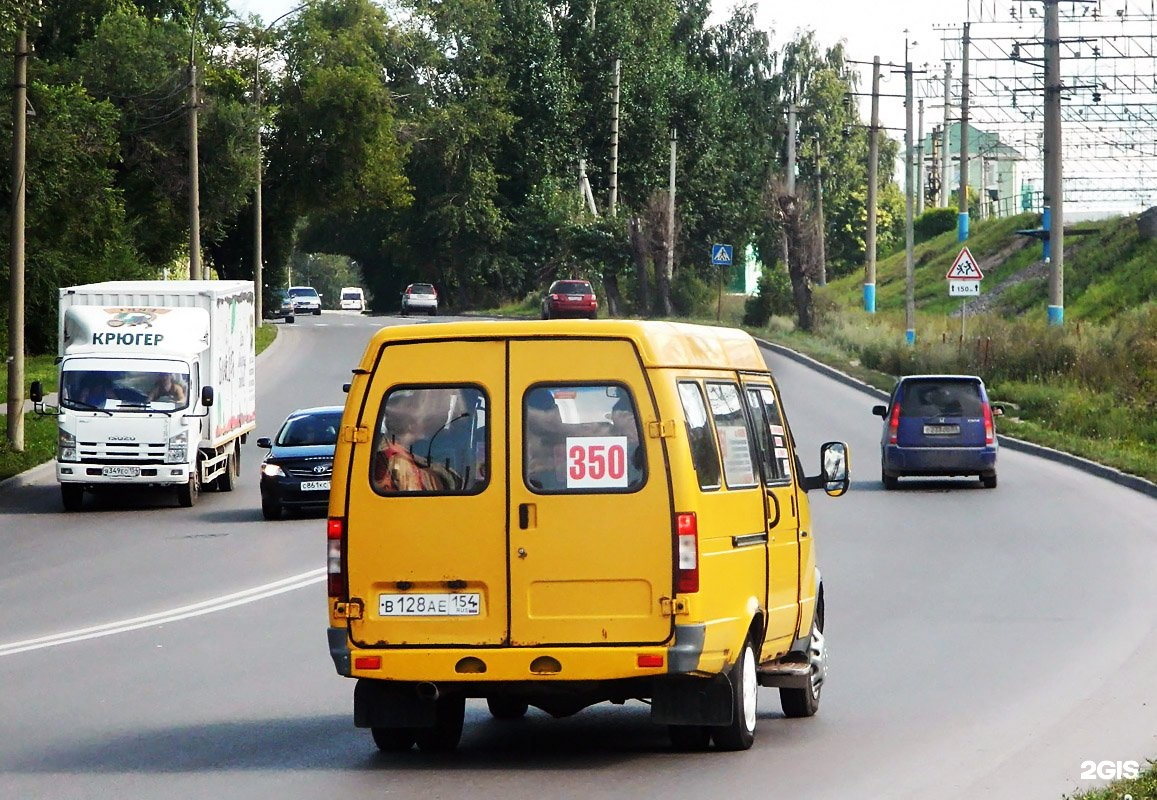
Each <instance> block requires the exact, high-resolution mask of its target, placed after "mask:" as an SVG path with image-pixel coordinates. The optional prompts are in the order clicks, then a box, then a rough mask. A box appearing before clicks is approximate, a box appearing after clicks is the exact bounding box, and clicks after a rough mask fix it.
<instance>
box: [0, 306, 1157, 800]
mask: <svg viewBox="0 0 1157 800" xmlns="http://www.w3.org/2000/svg"><path fill="white" fill-rule="evenodd" d="M399 322H401V320H395V319H392V318H367V317H360V316H356V315H341V314H337V313H326V314H323V315H322V316H321V317H319V318H311V317H300V318H298V322H297V323H295V324H294V325H287V326H284V327H283V329H282V330H281V331H280V333H281V336H279V340H278V342H277V343H276V344H275V345H274V347H273V348H271V349H270V350H269V351H267V353H265V354H263V355H262V356H261V358H260V360H259V362H258V367H259V372H258V374H259V388H258V421H259V424H258V431H257V435H272V433H273V432H274V431H275V430H276V427H277V426H278V425H279V424H280V422H281V420H282V419H283V418H284V417H285V415H286V414H287V413H288V412H289V411H291V410H292V409H294V408H299V407H302V406H307V405H322V404H329V403H341V402H342V401H343V399H344V395H343V394H342V391H341V385H342V383H344V382H345V381H346V380H348V377H349V370H350V368H351V367H352V366H353V365H354V364H355V363H356V361H357V359H358V357H359V356H360V354H361V351H362V349H363V348H364V346H365V343H366V341H367V339H368V338H369V336H370V335H371V333H372V332H373V330H375V329H376V328H377V327H378V326H379V325H381V324H396V323H399ZM422 322H423V321H419V322H418V324H422ZM769 360H770V362H771V363H772V366H773V369H774V370H775V372H776V374H777V377H778V380H779V382H780V386H781V389H782V391H783V394H784V395H785V398H784V399H785V407H786V408H787V411H788V414H789V420H790V423H791V425H792V426H793V429H794V431H795V433H796V437H797V439H798V440H799V441H800V443H801V457H802V458H803V460H804V464H805V467H806V469H807V471H808V472H809V473H811V472H815V471H816V470H817V456H818V451H819V445H820V443H821V442H823V441H826V440H828V439H842V440H845V441H847V442H849V444H850V445H851V447H852V470H853V472H852V475H853V487H852V491H850V492H849V493H848V494H847V495H846V496H845V497H843V498H839V499H830V498H827V497H825V496H823V495H822V494H818V493H813V502H812V508H813V513H814V516H815V518H816V529H817V539H818V542H817V546H818V547H819V558H820V564H821V568H822V569H823V572H824V581H825V592H826V599H827V630H826V634H827V638H828V642H829V646H830V647H831V651H832V652H831V659H832V671H831V674H830V675H829V680H828V682H827V684H825V692H824V697H823V704H822V707H821V710H820V713H819V715H818V716H817V717H815V718H814V719H810V720H790V721H789V720H785V719H783V718H782V715H781V714H780V712H779V708H778V702H777V698H776V695H775V692H774V690H762V692H761V712H760V725H759V730H758V732H757V739H756V744H755V747H754V748H753V749H752V750H751V751H749V752H746V753H731V754H725V753H712V752H708V753H701V754H676V753H673V752H671V751H670V750H669V748H668V745H667V739H666V735H665V732H664V731H663V730H661V729H659V728H656V727H654V726H652V725H651V724H650V722H649V720H648V709H647V708H646V706H644V705H642V704H639V703H631V704H628V705H626V706H624V707H616V706H610V705H602V706H598V707H595V708H592V709H588V710H586V711H584V712H582V713H581V714H579V715H577V716H574V717H571V718H568V719H564V720H552V719H550V718H549V717H547V716H546V715H544V714H541V713H540V712H536V711H534V710H532V712H531V714H530V715H529V716H528V717H527V718H526V719H525V720H522V721H520V722H515V723H509V722H507V723H502V722H497V721H494V720H492V719H490V717H489V715H488V713H487V712H486V710H485V708H484V707H483V706H481V705H479V704H476V703H472V704H471V705H470V706H468V709H467V725H466V732H465V735H464V737H463V741H462V746H461V748H460V750H459V751H458V752H457V753H455V754H453V755H449V756H442V757H432V756H428V755H423V754H421V753H419V752H416V751H415V752H413V753H409V754H404V755H398V756H382V755H379V754H378V753H377V752H376V750H375V749H374V747H373V744H372V742H371V740H370V738H369V735H368V733H367V732H366V731H361V730H357V729H355V728H354V727H353V724H352V700H351V698H352V687H353V684H352V681H349V680H347V679H344V678H340V677H338V676H337V675H336V674H335V673H334V670H333V666H332V663H331V662H330V660H329V655H328V652H327V649H326V642H325V627H326V616H325V597H324V594H325V590H324V588H323V583H322V572H323V569H324V555H325V541H324V525H323V523H322V521H321V520H320V519H318V518H312V519H311V518H306V519H287V520H283V521H280V522H275V523H271V522H264V521H263V520H262V519H261V514H260V510H259V498H258V491H257V475H256V470H257V463H258V460H259V458H260V451H258V450H257V449H256V447H255V446H254V445H253V444H252V442H253V439H255V438H256V437H253V438H252V439H251V440H250V444H249V445H248V446H246V448H245V451H244V453H243V464H242V480H241V481H240V483H239V486H238V489H237V490H236V491H235V492H233V493H231V494H211V493H207V494H205V495H203V496H202V499H201V502H200V504H199V505H197V506H196V507H195V508H193V509H179V508H176V507H174V505H173V504H172V503H171V502H170V498H168V497H162V496H158V497H155V498H147V499H144V500H141V499H138V498H133V497H120V498H110V499H106V500H103V501H102V502H100V503H98V504H91V505H90V507H89V508H88V510H86V511H85V512H84V513H81V514H64V513H62V512H61V511H60V510H59V509H60V506H59V492H58V488H57V486H56V484H55V482H54V479H53V476H52V473H51V471H50V470H45V469H39V470H37V471H34V472H33V473H31V474H30V475H26V476H23V477H22V478H21V479H19V480H17V481H15V482H12V483H10V484H7V485H5V486H4V487H2V488H0V548H2V552H3V554H4V556H3V558H2V559H0V609H2V610H3V613H2V614H0V797H5V798H7V797H13V798H15V797H19V798H22V800H31V799H32V798H65V797H67V798H77V799H83V798H112V797H116V798H142V799H148V798H158V800H172V798H182V800H184V799H185V798H193V799H195V800H202V799H207V800H210V799H211V800H227V799H228V798H246V799H247V800H249V799H250V798H265V797H274V796H276V797H279V798H294V799H296V798H300V799H304V798H318V797H323V796H324V797H330V796H332V797H356V796H375V797H376V796H383V795H389V796H398V797H409V796H413V797H465V796H469V797H502V798H505V799H506V800H518V799H519V798H540V797H543V796H547V797H550V798H566V797H574V798H590V797H616V798H617V797H629V796H643V795H647V796H655V797H671V798H697V799H698V798H707V797H710V798H716V797H724V798H753V799H754V798H761V799H763V798H768V797H772V796H786V797H791V796H798V797H809V798H829V797H830V798H926V797H936V798H955V797H960V798H964V797H985V798H1002V797H1008V798H1017V799H1018V800H1022V799H1023V798H1028V797H1034V798H1037V797H1039V798H1059V797H1060V795H1061V794H1062V793H1064V792H1072V791H1074V790H1076V789H1080V788H1091V787H1092V786H1094V785H1097V783H1096V782H1092V781H1082V780H1080V775H1081V771H1082V762H1084V761H1103V760H1112V761H1117V760H1130V759H1131V760H1137V761H1141V762H1144V759H1145V757H1147V756H1152V755H1157V736H1155V733H1157V691H1155V687H1157V677H1154V676H1155V674H1157V672H1155V667H1157V625H1155V623H1157V581H1154V580H1153V579H1152V573H1153V569H1152V565H1153V564H1154V563H1157V524H1155V523H1154V521H1153V520H1154V519H1157V500H1154V499H1153V498H1151V497H1146V496H1145V495H1142V494H1140V493H1137V492H1133V491H1131V490H1128V489H1125V488H1122V487H1120V486H1117V485H1115V484H1113V483H1110V482H1108V481H1105V480H1103V479H1101V478H1097V477H1093V476H1090V475H1087V474H1085V473H1083V472H1080V471H1078V470H1076V469H1073V468H1072V467H1068V466H1064V465H1060V464H1057V463H1054V462H1051V461H1048V460H1044V459H1040V458H1036V457H1034V456H1031V455H1027V454H1024V453H1019V452H1013V451H1011V450H1008V449H1006V450H1004V451H1003V452H1002V453H1001V456H1000V459H1001V461H1000V486H999V488H998V489H996V490H985V489H982V488H980V484H979V482H978V481H975V482H974V481H971V480H969V481H964V480H947V481H922V482H916V483H902V484H901V486H902V488H901V490H900V491H898V492H887V493H885V492H884V491H882V489H881V488H880V486H879V456H878V452H879V451H878V443H877V442H878V437H877V434H878V430H879V425H880V420H879V418H878V417H873V416H872V415H871V413H870V408H871V405H872V404H873V403H874V402H877V401H875V400H874V399H872V398H871V397H869V396H868V395H866V394H863V393H861V392H858V391H856V390H855V389H852V388H849V387H847V386H845V385H843V384H841V383H838V382H835V381H833V380H831V379H830V378H827V377H825V376H823V375H821V374H819V373H817V372H814V371H812V370H810V369H808V368H806V367H804V366H801V365H799V364H797V363H796V362H794V361H791V360H788V359H784V358H782V357H780V356H775V355H772V356H770V358H769Z"/></svg>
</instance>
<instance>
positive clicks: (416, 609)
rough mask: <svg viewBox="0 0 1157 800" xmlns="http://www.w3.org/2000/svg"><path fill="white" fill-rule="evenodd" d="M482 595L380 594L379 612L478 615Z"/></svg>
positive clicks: (458, 593)
mask: <svg viewBox="0 0 1157 800" xmlns="http://www.w3.org/2000/svg"><path fill="white" fill-rule="evenodd" d="M481 604H482V596H481V595H480V594H479V593H478V592H456V593H453V594H449V593H438V594H380V595H378V614H379V615H381V616H383V617H476V616H478V615H479V613H480V611H479V609H480V607H481Z"/></svg>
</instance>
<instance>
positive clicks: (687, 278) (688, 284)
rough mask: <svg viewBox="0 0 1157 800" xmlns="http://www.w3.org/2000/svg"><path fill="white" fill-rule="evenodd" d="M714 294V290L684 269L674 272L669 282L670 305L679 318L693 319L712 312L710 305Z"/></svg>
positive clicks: (712, 308)
mask: <svg viewBox="0 0 1157 800" xmlns="http://www.w3.org/2000/svg"><path fill="white" fill-rule="evenodd" d="M715 294H716V290H715V289H713V288H712V287H711V286H710V285H708V283H707V282H706V281H705V280H703V279H702V278H700V277H699V276H698V275H696V274H695V272H694V270H691V269H687V268H686V267H684V268H683V269H680V270H678V271H676V273H675V277H674V278H673V279H672V280H671V305H672V306H673V307H674V310H675V313H676V314H678V315H680V316H684V317H694V316H698V315H700V314H706V313H707V312H708V311H709V310H714V306H712V305H711V303H712V301H713V300H714V299H715Z"/></svg>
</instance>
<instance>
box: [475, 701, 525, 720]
mask: <svg viewBox="0 0 1157 800" xmlns="http://www.w3.org/2000/svg"><path fill="white" fill-rule="evenodd" d="M486 707H487V708H488V709H490V716H492V717H494V718H495V719H522V718H523V717H525V716H526V712H527V710H529V709H530V706H529V705H528V704H527V703H525V702H523V701H521V700H518V699H516V698H513V697H487V698H486Z"/></svg>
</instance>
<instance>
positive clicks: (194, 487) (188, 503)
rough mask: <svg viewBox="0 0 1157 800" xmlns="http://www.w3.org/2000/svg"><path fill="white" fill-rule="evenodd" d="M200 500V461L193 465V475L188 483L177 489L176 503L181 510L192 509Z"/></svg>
mask: <svg viewBox="0 0 1157 800" xmlns="http://www.w3.org/2000/svg"><path fill="white" fill-rule="evenodd" d="M200 499H201V459H199V458H198V459H197V463H196V464H194V465H193V474H192V475H190V476H189V482H188V483H186V484H185V485H184V486H178V487H177V503H178V505H180V506H181V508H192V507H193V506H195V505H197V501H198V500H200Z"/></svg>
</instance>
